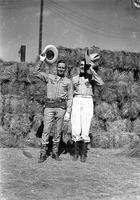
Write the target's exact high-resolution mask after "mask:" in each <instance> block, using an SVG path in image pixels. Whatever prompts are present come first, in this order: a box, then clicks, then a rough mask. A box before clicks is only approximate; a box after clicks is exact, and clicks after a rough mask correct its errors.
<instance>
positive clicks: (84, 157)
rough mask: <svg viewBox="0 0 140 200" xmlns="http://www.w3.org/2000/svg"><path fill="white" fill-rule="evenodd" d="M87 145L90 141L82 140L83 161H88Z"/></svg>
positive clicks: (81, 159)
mask: <svg viewBox="0 0 140 200" xmlns="http://www.w3.org/2000/svg"><path fill="white" fill-rule="evenodd" d="M87 145H88V143H85V142H84V141H83V142H82V149H81V156H80V161H81V162H86V158H87Z"/></svg>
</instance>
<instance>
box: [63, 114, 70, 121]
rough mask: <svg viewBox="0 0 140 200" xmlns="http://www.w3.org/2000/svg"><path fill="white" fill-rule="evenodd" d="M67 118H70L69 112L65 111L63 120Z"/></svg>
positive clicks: (67, 119)
mask: <svg viewBox="0 0 140 200" xmlns="http://www.w3.org/2000/svg"><path fill="white" fill-rule="evenodd" d="M69 120H70V114H69V113H68V112H66V113H65V115H64V121H69Z"/></svg>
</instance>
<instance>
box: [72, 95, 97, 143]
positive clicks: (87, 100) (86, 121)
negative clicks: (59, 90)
mask: <svg viewBox="0 0 140 200" xmlns="http://www.w3.org/2000/svg"><path fill="white" fill-rule="evenodd" d="M92 117H93V99H92V97H91V96H88V97H82V96H80V95H77V96H75V97H74V98H73V105H72V114H71V125H72V139H73V141H75V142H77V141H81V140H83V141H84V142H90V137H89V130H90V124H91V119H92Z"/></svg>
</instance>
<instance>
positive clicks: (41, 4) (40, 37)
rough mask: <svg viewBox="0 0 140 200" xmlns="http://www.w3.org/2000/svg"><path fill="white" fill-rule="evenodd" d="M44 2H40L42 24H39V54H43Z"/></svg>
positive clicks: (41, 0)
mask: <svg viewBox="0 0 140 200" xmlns="http://www.w3.org/2000/svg"><path fill="white" fill-rule="evenodd" d="M43 3H44V2H43V0H40V23H39V48H38V54H39V55H40V54H41V52H42V29H43Z"/></svg>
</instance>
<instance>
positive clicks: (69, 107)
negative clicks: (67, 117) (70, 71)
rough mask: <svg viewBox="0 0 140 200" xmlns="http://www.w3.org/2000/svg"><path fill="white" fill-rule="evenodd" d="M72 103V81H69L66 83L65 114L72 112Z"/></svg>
mask: <svg viewBox="0 0 140 200" xmlns="http://www.w3.org/2000/svg"><path fill="white" fill-rule="evenodd" d="M72 103H73V85H72V81H71V80H70V81H69V83H68V95H67V112H68V113H70V114H71V110H72Z"/></svg>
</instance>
